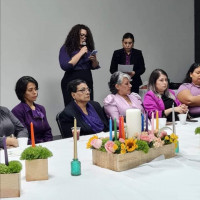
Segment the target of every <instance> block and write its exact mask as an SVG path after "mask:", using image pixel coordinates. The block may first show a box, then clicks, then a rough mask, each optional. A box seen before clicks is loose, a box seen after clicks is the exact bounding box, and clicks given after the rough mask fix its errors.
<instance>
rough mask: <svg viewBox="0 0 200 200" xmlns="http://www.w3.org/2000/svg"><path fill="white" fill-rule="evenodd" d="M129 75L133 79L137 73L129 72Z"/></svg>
mask: <svg viewBox="0 0 200 200" xmlns="http://www.w3.org/2000/svg"><path fill="white" fill-rule="evenodd" d="M127 74H128V75H129V76H130V77H131V78H132V77H133V76H134V75H135V71H132V72H127Z"/></svg>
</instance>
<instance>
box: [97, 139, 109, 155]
mask: <svg viewBox="0 0 200 200" xmlns="http://www.w3.org/2000/svg"><path fill="white" fill-rule="evenodd" d="M108 140H109V138H103V139H102V145H101V147H100V149H99V150H100V151H103V152H106V149H105V143H106V142H107V141H108Z"/></svg>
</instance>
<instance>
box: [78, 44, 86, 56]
mask: <svg viewBox="0 0 200 200" xmlns="http://www.w3.org/2000/svg"><path fill="white" fill-rule="evenodd" d="M87 52H88V48H87V47H86V46H84V47H82V48H81V50H80V51H79V53H80V54H81V56H83V55H84V54H85V53H87Z"/></svg>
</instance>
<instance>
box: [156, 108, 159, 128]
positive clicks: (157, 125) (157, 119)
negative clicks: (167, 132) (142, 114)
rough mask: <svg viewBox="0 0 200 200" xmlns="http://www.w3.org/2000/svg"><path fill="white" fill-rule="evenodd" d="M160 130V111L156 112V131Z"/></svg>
mask: <svg viewBox="0 0 200 200" xmlns="http://www.w3.org/2000/svg"><path fill="white" fill-rule="evenodd" d="M158 129H159V118H158V111H156V130H158Z"/></svg>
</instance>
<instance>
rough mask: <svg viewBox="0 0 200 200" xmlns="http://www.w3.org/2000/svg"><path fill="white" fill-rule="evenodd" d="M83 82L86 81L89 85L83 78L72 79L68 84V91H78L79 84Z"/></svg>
mask: <svg viewBox="0 0 200 200" xmlns="http://www.w3.org/2000/svg"><path fill="white" fill-rule="evenodd" d="M81 83H85V84H86V85H87V83H86V82H85V81H84V80H81V79H75V80H72V81H70V82H69V83H68V84H67V91H68V93H69V94H71V93H72V92H76V91H77V86H78V85H80V84H81Z"/></svg>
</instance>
